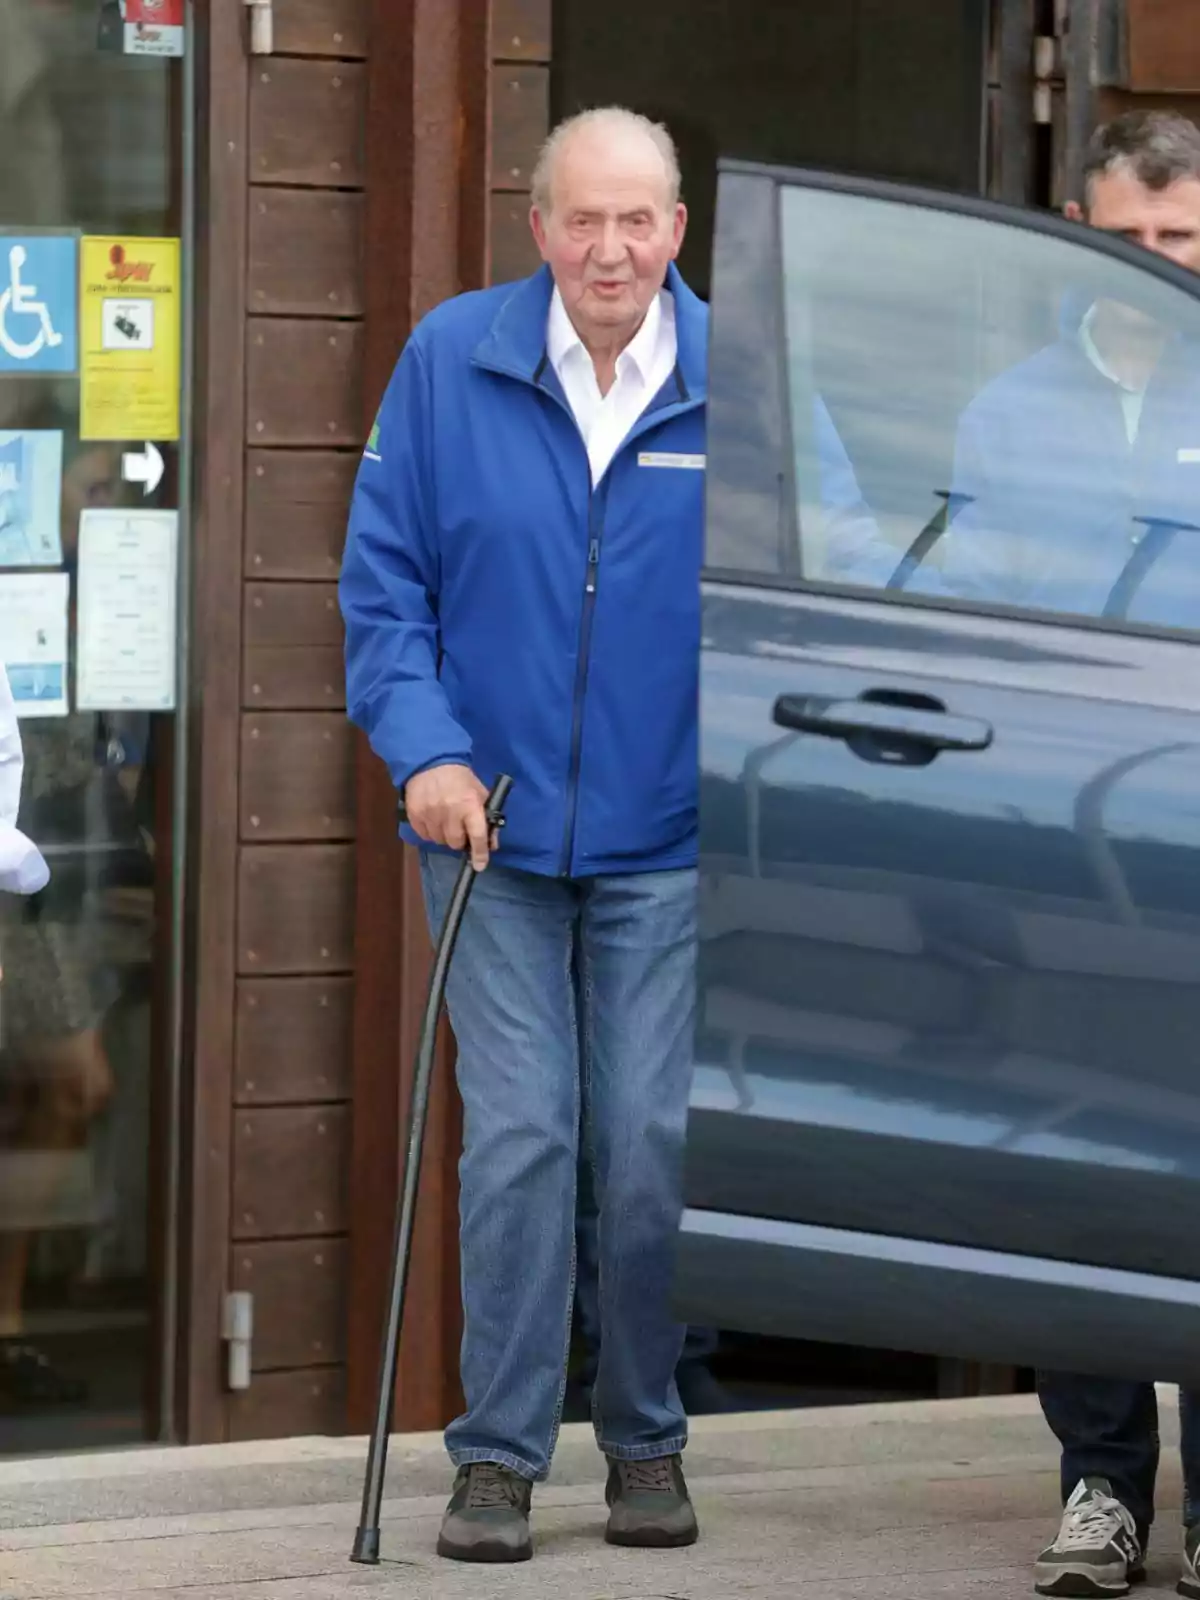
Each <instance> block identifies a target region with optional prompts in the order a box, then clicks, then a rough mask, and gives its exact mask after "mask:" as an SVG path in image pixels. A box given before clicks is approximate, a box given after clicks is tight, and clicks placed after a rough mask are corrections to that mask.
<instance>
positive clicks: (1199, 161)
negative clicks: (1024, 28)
mask: <svg viewBox="0 0 1200 1600" xmlns="http://www.w3.org/2000/svg"><path fill="white" fill-rule="evenodd" d="M1085 199H1086V211H1085V210H1084V209H1083V208H1081V207H1080V206H1078V205H1072V206H1071V207H1069V208H1068V215H1071V216H1074V217H1075V218H1076V219H1078V220H1083V221H1086V222H1087V223H1089V224H1090V225H1091V226H1092V227H1094V228H1102V229H1106V230H1107V231H1109V232H1112V233H1115V234H1118V235H1120V236H1121V237H1124V238H1127V239H1131V240H1134V241H1136V242H1138V243H1140V244H1142V245H1144V246H1145V247H1146V248H1148V249H1150V250H1154V251H1157V252H1158V253H1159V254H1161V255H1163V256H1166V257H1168V258H1169V259H1171V260H1172V261H1174V262H1175V263H1177V264H1178V265H1180V266H1183V267H1187V268H1190V269H1192V270H1194V271H1200V130H1198V129H1197V128H1196V127H1195V126H1194V125H1193V124H1192V123H1191V122H1189V121H1187V119H1186V118H1184V117H1181V116H1179V115H1176V114H1172V113H1165V112H1150V113H1146V112H1134V113H1129V114H1128V115H1126V116H1123V117H1120V118H1118V119H1117V120H1116V121H1115V122H1112V123H1110V124H1109V125H1107V126H1106V127H1102V128H1101V129H1099V130H1098V131H1097V133H1096V135H1095V136H1094V138H1093V140H1092V144H1091V148H1090V150H1089V151H1088V154H1087V159H1086V164H1085ZM954 490H955V500H956V501H957V504H958V507H959V509H958V514H957V516H956V518H955V520H954V522H953V524H952V527H951V530H950V533H949V535H948V537H947V548H946V553H945V563H944V566H943V570H942V573H941V578H940V583H941V585H942V586H944V588H945V589H946V590H948V591H949V592H950V593H951V594H953V595H958V596H962V597H969V598H974V599H976V600H982V601H985V602H993V603H995V602H1000V603H1006V604H1013V605H1021V606H1033V607H1038V608H1044V609H1047V610H1051V611H1062V612H1066V613H1070V614H1073V615H1084V616H1092V617H1101V616H1107V617H1111V618H1113V619H1118V618H1121V619H1130V620H1133V621H1138V622H1145V623H1155V624H1158V625H1160V626H1184V627H1188V628H1196V627H1197V626H1200V348H1197V346H1196V345H1195V344H1194V343H1193V342H1192V341H1191V340H1190V339H1187V338H1185V337H1183V336H1182V335H1181V333H1180V332H1179V331H1178V330H1176V329H1173V328H1170V327H1166V326H1163V325H1162V323H1161V322H1159V321H1157V320H1155V318H1154V317H1153V316H1152V315H1150V314H1148V310H1147V308H1146V307H1145V306H1141V307H1138V306H1131V305H1126V304H1124V303H1120V302H1119V301H1118V300H1116V299H1106V298H1103V297H1099V298H1096V299H1094V300H1093V301H1092V302H1091V303H1086V302H1085V303H1082V304H1077V305H1074V306H1068V307H1065V308H1064V316H1063V322H1062V333H1061V337H1060V338H1059V339H1058V340H1057V342H1056V343H1054V344H1051V345H1048V346H1047V347H1046V348H1045V349H1043V350H1040V351H1038V352H1037V353H1036V354H1035V355H1033V356H1031V357H1030V358H1029V359H1028V360H1026V361H1023V362H1021V363H1020V364H1019V365H1018V366H1016V367H1013V368H1012V369H1011V370H1010V371H1008V372H1005V373H1003V374H1001V376H1000V377H998V378H997V379H995V381H994V382H993V383H991V384H990V385H989V386H988V387H987V388H986V389H984V390H983V391H982V392H981V393H980V394H979V395H978V396H977V397H976V398H975V400H973V401H972V403H971V404H970V405H969V406H968V407H967V409H966V411H965V412H964V414H963V417H962V420H961V423H960V427H959V434H958V444H957V457H956V474H955V483H954ZM913 586H914V587H921V586H927V587H934V586H935V584H934V583H932V582H929V581H928V580H926V582H925V584H914V585H913ZM1038 1393H1039V1396H1040V1398H1041V1402H1042V1409H1043V1411H1044V1412H1045V1415H1046V1419H1047V1421H1048V1422H1049V1424H1050V1426H1051V1427H1052V1428H1053V1430H1054V1432H1055V1434H1056V1435H1057V1437H1058V1439H1059V1442H1060V1443H1061V1445H1062V1494H1063V1499H1064V1501H1065V1510H1064V1512H1063V1517H1062V1523H1061V1526H1060V1528H1059V1531H1058V1534H1057V1536H1056V1537H1055V1539H1054V1540H1053V1541H1052V1542H1051V1544H1050V1545H1048V1546H1047V1548H1046V1549H1045V1550H1043V1551H1042V1553H1041V1556H1040V1557H1039V1559H1038V1561H1037V1566H1036V1573H1035V1582H1036V1587H1037V1589H1038V1592H1039V1593H1041V1594H1048V1595H1110V1594H1111V1595H1121V1594H1126V1593H1127V1592H1128V1590H1129V1587H1130V1584H1131V1583H1135V1582H1137V1581H1138V1580H1139V1579H1140V1578H1143V1577H1144V1576H1145V1550H1146V1542H1147V1538H1148V1535H1149V1530H1150V1525H1151V1522H1152V1521H1153V1519H1154V1490H1155V1477H1156V1472H1157V1467H1158V1454H1159V1438H1158V1411H1157V1402H1156V1397H1155V1390H1154V1386H1153V1385H1152V1384H1149V1383H1128V1382H1124V1381H1118V1380H1115V1379H1105V1378H1096V1377H1090V1376H1078V1375H1073V1374H1069V1373H1042V1374H1039V1377H1038ZM1181 1448H1182V1456H1183V1471H1184V1484H1185V1494H1184V1521H1185V1524H1186V1532H1185V1539H1184V1566H1183V1577H1182V1579H1181V1581H1180V1585H1179V1590H1180V1593H1181V1594H1185V1595H1192V1596H1197V1597H1200V1396H1198V1395H1184V1397H1183V1428H1182V1440H1181Z"/></svg>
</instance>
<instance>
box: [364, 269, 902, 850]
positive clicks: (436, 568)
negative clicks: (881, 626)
mask: <svg viewBox="0 0 1200 1600" xmlns="http://www.w3.org/2000/svg"><path fill="white" fill-rule="evenodd" d="M667 287H668V288H669V289H670V291H671V293H672V294H673V295H674V297H675V326H676V336H677V344H678V356H677V362H676V367H675V371H674V373H673V375H672V376H671V378H670V379H669V380H668V382H667V383H666V384H665V385H664V386H663V388H662V390H661V391H660V392H659V394H658V395H657V396H656V397H655V399H654V400H653V401H652V402H651V404H650V406H649V407H648V408H647V410H646V411H645V412H644V413H643V415H642V417H641V419H640V420H639V422H638V423H637V425H636V426H635V427H634V429H633V430H632V432H631V433H630V435H629V437H628V438H627V439H626V440H625V442H624V444H623V445H622V447H621V449H620V450H619V451H618V453H617V455H616V456H615V458H614V459H613V462H612V465H611V466H610V467H609V469H608V471H607V472H606V473H605V474H604V476H603V477H602V478H601V480H600V483H599V484H598V485H597V486H596V487H595V488H594V489H593V487H592V482H591V469H590V467H589V463H588V457H587V451H586V448H585V446H584V443H583V439H582V437H581V435H580V433H579V430H578V427H577V426H576V424H575V420H574V417H573V416H572V414H571V411H570V407H569V406H568V404H567V400H566V396H565V395H564V393H563V391H562V386H561V385H560V383H559V381H558V378H557V376H556V374H555V372H554V369H553V367H552V366H551V365H550V363H549V361H548V359H547V355H546V323H547V317H548V315H549V309H550V298H551V294H552V292H553V282H552V280H551V277H550V274H549V272H548V271H547V270H545V269H543V270H542V271H541V272H539V273H537V274H536V275H535V276H534V277H533V278H529V279H526V280H525V281H524V282H521V283H518V284H506V285H504V286H502V287H500V288H496V289H488V290H484V291H482V292H479V293H474V294H465V295H460V296H459V297H458V298H456V299H454V300H449V301H447V302H446V303H445V304H444V305H442V306H439V307H438V309H437V310H435V311H433V312H431V313H430V315H429V316H427V317H426V318H425V319H424V320H423V321H422V322H421V324H420V325H419V326H418V327H417V329H416V330H415V332H414V333H413V336H412V338H411V339H410V340H409V342H408V345H407V347H406V348H405V350H404V353H403V355H402V356H401V358H400V362H399V364H398V366H397V368H396V372H395V375H394V376H393V378H392V381H391V384H390V386H389V388H388V391H387V394H386V396H385V398H384V402H383V406H382V408H381V410H380V414H379V420H378V422H377V425H376V428H375V430H374V431H373V433H372V436H371V441H370V443H369V445H368V448H367V451H366V453H365V455H364V458H363V463H362V466H361V468H360V471H359V476H358V482H357V485H356V488H355V492H354V500H353V504H352V507H351V513H350V529H349V537H348V540H347V544H346V552H345V558H344V561H343V565H342V575H341V585H340V596H341V605H342V613H343V616H344V618H345V623H346V698H347V705H348V708H349V712H350V716H351V717H352V718H353V720H354V721H355V722H356V723H358V724H359V726H360V727H362V728H363V729H365V731H366V733H367V735H368V737H369V738H370V741H371V744H372V747H373V748H374V749H375V751H376V752H377V753H378V754H379V755H380V756H381V757H382V758H383V760H384V761H385V762H386V764H387V767H388V770H389V772H390V773H391V777H392V782H393V783H394V784H395V786H396V788H397V789H398V790H401V791H402V790H403V788H404V785H405V784H406V783H407V782H408V780H409V779H410V778H411V777H412V776H413V775H414V774H415V773H418V772H421V771H424V770H425V769H426V768H428V767H433V766H437V765H439V764H441V763H443V762H462V763H463V764H465V765H469V766H471V767H472V768H473V769H474V771H475V772H476V774H477V775H478V777H479V778H480V780H481V781H482V782H483V783H485V784H487V785H489V786H490V785H491V783H492V781H493V779H494V778H495V777H496V775H497V774H498V773H499V772H509V773H511V774H512V776H513V778H514V779H515V784H514V788H513V793H512V798H511V800H510V801H509V805H508V823H507V826H506V828H505V830H504V837H503V840H502V847H503V854H502V858H501V859H502V860H503V861H504V862H505V864H506V865H509V866H513V867H519V868H523V869H524V870H526V871H530V872H537V873H542V874H565V875H570V876H572V877H586V876H590V875H594V874H598V873H614V872H637V871H650V870H659V869H664V868H670V867H686V866H691V865H693V864H694V863H695V860H696V853H697V852H696V812H697V790H698V677H699V658H700V570H701V564H702V560H703V504H704V477H705V474H704V471H703V470H701V469H702V468H703V466H704V461H705V455H704V452H705V414H704V413H705V387H706V366H707V353H708V352H707V343H708V309H707V307H706V306H705V305H704V304H703V302H702V301H700V300H699V299H697V297H696V296H695V295H693V294H692V293H691V291H690V290H689V289H688V288H687V286H686V285H685V284H684V282H683V280H682V278H681V277H680V276H679V274H678V272H677V271H676V270H675V268H674V267H672V268H671V270H670V273H669V276H668V279H667ZM814 423H815V436H816V440H817V447H818V454H819V465H820V492H821V496H822V500H823V502H824V507H825V510H826V511H827V513H828V515H829V518H830V527H831V529H832V530H833V533H832V537H833V539H834V543H835V546H836V548H837V549H838V550H839V551H840V552H842V553H843V554H844V553H845V552H847V551H853V552H858V551H859V550H860V549H861V548H862V547H863V546H865V545H869V544H870V543H871V541H872V539H873V538H877V535H875V534H874V530H873V524H872V523H871V521H870V518H869V516H868V515H866V513H865V511H864V508H863V506H862V500H861V496H860V494H859V491H858V485H857V483H856V482H855V478H854V473H853V470H852V468H851V466H850V462H849V460H848V459H847V457H846V453H845V451H844V450H843V448H842V445H841V441H840V439H839V438H838V435H837V432H836V429H835V428H834V426H833V423H832V421H831V419H830V417H829V413H828V412H827V410H826V409H825V406H824V404H823V403H822V402H821V400H820V399H819V398H818V400H817V401H816V406H815V417H814ZM893 560H894V558H893ZM401 833H402V835H403V837H405V838H406V839H408V840H409V841H410V842H416V835H415V834H414V833H413V831H412V830H411V829H410V828H407V827H405V828H402V829H401Z"/></svg>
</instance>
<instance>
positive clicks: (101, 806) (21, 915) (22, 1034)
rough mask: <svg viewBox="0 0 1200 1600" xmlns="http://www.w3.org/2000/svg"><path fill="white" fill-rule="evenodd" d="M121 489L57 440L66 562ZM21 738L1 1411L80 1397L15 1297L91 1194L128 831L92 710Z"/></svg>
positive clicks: (31, 728)
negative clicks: (34, 871)
mask: <svg viewBox="0 0 1200 1600" xmlns="http://www.w3.org/2000/svg"><path fill="white" fill-rule="evenodd" d="M122 494H123V487H122V483H121V469H120V452H119V449H118V448H117V447H116V446H110V445H90V444H72V443H70V442H68V445H67V458H66V461H65V464H64V477H63V492H62V502H61V518H62V524H61V525H62V543H63V558H64V564H65V565H66V567H67V569H68V570H69V571H72V570H73V569H74V565H75V560H76V551H77V541H78V528H79V518H80V515H81V513H82V511H83V510H84V509H86V508H88V507H99V506H113V505H117V504H119V503H120V500H121V497H122ZM71 631H72V635H73V633H74V629H73V628H72V630H71ZM24 744H25V788H24V794H23V796H22V806H21V816H20V821H21V825H22V828H23V829H24V830H25V831H26V832H27V833H29V834H30V835H31V836H32V837H34V838H35V839H38V840H39V841H40V842H43V843H45V844H46V846H47V849H48V852H49V855H50V858H51V861H52V864H53V867H54V872H53V876H52V879H51V883H50V885H49V886H48V888H47V889H46V890H45V892H44V893H42V894H39V895H36V896H33V897H32V898H31V899H29V900H27V901H23V902H12V901H10V902H8V903H7V904H5V905H4V906H3V907H0V919H2V920H0V960H2V961H3V970H4V1007H3V1018H2V1021H3V1033H2V1036H0V1037H2V1043H3V1048H2V1055H0V1061H2V1068H0V1108H2V1109H0V1130H2V1134H0V1138H2V1146H0V1162H3V1164H4V1166H5V1167H6V1168H7V1169H8V1171H9V1173H10V1174H14V1175H15V1174H19V1175H20V1183H19V1186H18V1185H15V1184H14V1185H13V1187H14V1189H16V1188H17V1187H19V1191H20V1195H19V1198H20V1204H19V1206H18V1205H16V1204H15V1203H14V1202H12V1201H11V1198H10V1204H9V1205H8V1206H7V1207H6V1210H7V1215H6V1216H5V1217H3V1218H0V1409H9V1410H12V1409H20V1408H23V1407H29V1406H32V1407H35V1408H36V1407H41V1406H45V1405H54V1404H71V1403H79V1402H81V1401H82V1400H84V1399H85V1398H86V1387H85V1385H84V1384H83V1383H82V1382H80V1381H79V1380H78V1379H77V1378H75V1377H74V1376H69V1375H67V1374H65V1373H63V1372H60V1371H59V1370H58V1369H57V1368H56V1367H55V1365H54V1364H53V1363H52V1361H51V1359H50V1357H49V1356H48V1355H47V1354H46V1352H45V1351H44V1350H43V1349H42V1348H40V1346H39V1345H38V1343H37V1342H36V1341H35V1340H34V1339H33V1338H31V1337H30V1335H29V1328H28V1321H29V1318H28V1305H27V1300H28V1295H29V1289H30V1279H31V1270H30V1268H31V1257H32V1254H33V1249H34V1246H35V1243H36V1241H37V1238H38V1235H39V1234H40V1233H41V1232H42V1231H43V1230H45V1229H47V1228H55V1227H61V1226H62V1225H63V1224H64V1222H66V1223H68V1224H74V1225H75V1226H79V1225H80V1224H82V1225H84V1226H86V1225H87V1221H88V1216H87V1215H86V1213H88V1212H89V1209H94V1202H95V1196H94V1195H93V1196H92V1206H91V1208H89V1206H88V1204H87V1202H86V1201H85V1200H83V1199H81V1196H80V1195H79V1194H77V1193H76V1187H77V1185H80V1184H82V1185H83V1186H84V1189H85V1190H87V1189H89V1188H90V1187H91V1185H90V1181H89V1180H88V1178H87V1176H86V1168H87V1166H88V1164H89V1163H88V1160H87V1155H88V1146H89V1141H90V1140H91V1138H92V1137H93V1136H94V1131H95V1128H96V1125H97V1122H98V1119H100V1118H101V1116H102V1114H103V1113H104V1112H105V1111H106V1110H107V1108H108V1107H109V1105H110V1102H111V1100H112V1097H113V1093H114V1078H113V1068H112V1063H111V1061H110V1058H109V1051H108V1048H107V1044H106V1038H105V1023H106V1019H107V1017H108V1016H109V1014H110V1012H111V1010H112V1007H113V1005H114V1003H115V1002H116V1000H117V999H118V997H119V993H120V987H121V974H120V971H119V968H118V965H117V963H116V962H115V961H114V959H113V941H112V938H111V935H110V928H111V925H112V922H113V910H114V907H113V906H112V905H111V904H110V901H111V898H112V894H113V889H112V888H111V887H110V884H109V881H108V879H107V878H106V877H105V869H104V867H103V866H101V865H99V863H100V862H103V861H104V860H106V859H113V853H112V852H111V851H109V850H107V849H106V847H107V846H109V845H111V844H112V843H113V842H114V841H115V842H120V840H121V839H123V838H124V839H126V840H128V839H129V837H130V835H131V832H135V830H133V829H132V828H131V824H130V821H129V818H128V816H127V815H124V814H123V813H125V812H126V811H127V808H128V805H129V800H130V794H131V790H132V786H133V785H135V784H136V772H135V771H122V772H121V773H120V776H118V773H117V768H118V767H124V766H125V762H124V761H123V760H120V761H118V760H117V759H116V757H117V756H118V755H120V754H122V753H123V752H121V751H120V750H119V749H118V746H117V745H115V744H114V741H113V739H112V738H111V737H110V736H109V735H108V732H107V729H106V727H105V726H104V725H103V723H102V719H99V718H98V717H97V716H96V715H95V714H93V713H90V712H72V713H71V714H70V715H68V716H66V717H61V718H44V719H42V718H38V719H34V718H31V719H29V720H28V721H26V723H25V738H24ZM129 765H130V768H131V769H132V766H133V764H132V763H130V764H129ZM121 855H122V853H121V852H117V853H116V857H115V859H117V860H120V859H121ZM117 892H118V893H119V885H118V886H117ZM115 909H117V910H118V912H120V910H121V909H122V908H120V907H117V908H115ZM142 942H143V943H145V942H146V941H145V940H143V941H142ZM5 1187H6V1188H8V1185H6V1186H5ZM81 1210H82V1211H83V1212H84V1213H85V1215H83V1216H81V1215H79V1213H80V1211H81Z"/></svg>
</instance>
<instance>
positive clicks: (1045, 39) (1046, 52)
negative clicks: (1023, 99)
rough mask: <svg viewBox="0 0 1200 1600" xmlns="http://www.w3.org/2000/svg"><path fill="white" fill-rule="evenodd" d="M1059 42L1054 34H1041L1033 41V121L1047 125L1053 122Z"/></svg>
mask: <svg viewBox="0 0 1200 1600" xmlns="http://www.w3.org/2000/svg"><path fill="white" fill-rule="evenodd" d="M1060 73H1061V67H1060V64H1059V40H1058V38H1057V37H1056V36H1055V35H1054V34H1052V33H1040V34H1038V35H1037V37H1036V38H1035V39H1034V41H1033V120H1034V121H1035V122H1037V123H1042V124H1047V123H1049V122H1050V121H1051V120H1052V115H1053V113H1052V109H1051V108H1052V106H1053V103H1054V80H1055V79H1056V78H1057V77H1059V75H1060Z"/></svg>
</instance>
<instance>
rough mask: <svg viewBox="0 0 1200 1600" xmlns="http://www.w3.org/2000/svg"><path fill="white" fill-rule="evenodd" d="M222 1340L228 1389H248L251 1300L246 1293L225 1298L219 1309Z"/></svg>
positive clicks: (252, 1306) (249, 1294)
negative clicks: (225, 1349) (224, 1347)
mask: <svg viewBox="0 0 1200 1600" xmlns="http://www.w3.org/2000/svg"><path fill="white" fill-rule="evenodd" d="M221 1338H222V1339H223V1340H224V1342H225V1344H226V1345H227V1346H228V1351H227V1355H226V1363H225V1381H226V1382H227V1383H228V1385H229V1387H230V1388H231V1389H248V1388H249V1387H250V1346H251V1344H252V1343H253V1340H254V1296H253V1295H252V1294H251V1293H250V1292H249V1290H247V1289H235V1290H234V1291H233V1292H232V1293H230V1294H227V1295H226V1296H225V1299H224V1301H223V1303H222V1306H221Z"/></svg>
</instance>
